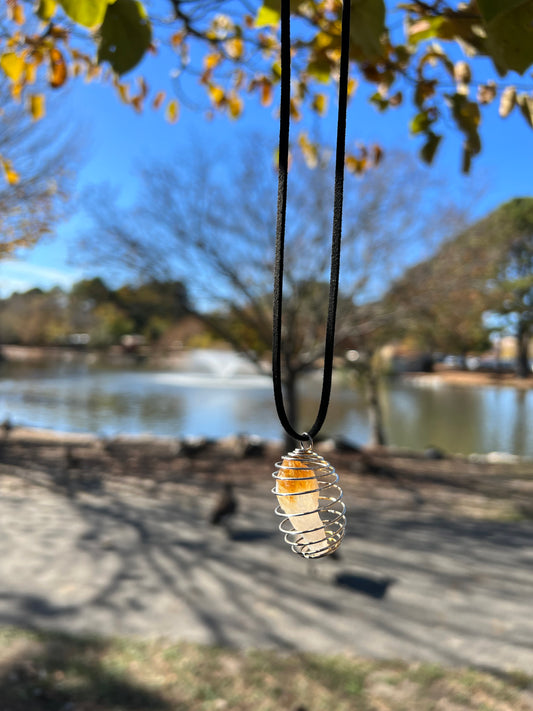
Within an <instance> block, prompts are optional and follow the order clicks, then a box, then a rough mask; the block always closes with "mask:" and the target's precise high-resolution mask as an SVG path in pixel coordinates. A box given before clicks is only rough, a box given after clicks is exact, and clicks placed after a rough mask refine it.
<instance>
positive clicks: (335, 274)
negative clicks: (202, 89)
mask: <svg viewBox="0 0 533 711" xmlns="http://www.w3.org/2000/svg"><path fill="white" fill-rule="evenodd" d="M350 1H351V0H344V2H343V7H342V33H341V59H340V76H339V110H338V119H337V148H336V157H335V185H334V202H333V229H332V238H331V272H330V281H329V302H328V317H327V322H326V339H325V346H324V373H323V379H322V394H321V397H320V405H319V408H318V414H317V416H316V420H315V422H314V424H313V425H312V426H311V428H310V429H309V431H308V432H303V433H299V432H297V431H296V430H295V429H294V428H293V427H292V425H291V423H290V422H289V419H288V417H287V413H286V411H285V406H284V403H283V380H282V377H281V348H282V345H281V327H282V302H283V269H284V250H285V226H286V213H287V176H288V163H289V130H290V114H291V36H290V0H281V101H280V130H279V169H278V207H277V220H276V256H275V264H274V297H273V310H274V315H273V329H272V379H273V385H274V401H275V403H276V410H277V413H278V417H279V421H280V422H281V425H282V426H283V429H284V430H285V431H286V432H287V434H288V435H289V436H291V437H293V438H294V439H296V440H299V441H302V442H305V441H307V440H309V439H312V438H314V437H315V436H316V435H317V434H318V432H319V431H320V429H321V428H322V425H323V424H324V420H325V419H326V415H327V412H328V405H329V399H330V395H331V378H332V372H333V352H334V346H335V318H336V313H337V298H338V293H339V270H340V252H341V236H342V200H343V192H344V153H345V144H346V108H347V103H348V73H349V52H350Z"/></svg>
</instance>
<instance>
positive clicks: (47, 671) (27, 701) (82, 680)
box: [0, 633, 179, 711]
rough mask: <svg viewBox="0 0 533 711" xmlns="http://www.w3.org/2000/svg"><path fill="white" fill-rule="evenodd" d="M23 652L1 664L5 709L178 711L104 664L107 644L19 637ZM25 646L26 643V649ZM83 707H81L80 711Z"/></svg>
mask: <svg viewBox="0 0 533 711" xmlns="http://www.w3.org/2000/svg"><path fill="white" fill-rule="evenodd" d="M16 643H17V644H18V646H19V647H20V649H19V651H18V652H16V651H15V652H14V653H12V654H10V656H9V663H5V662H3V661H2V660H0V699H1V701H0V707H1V708H2V709H8V710H9V711H68V710H71V711H74V709H78V708H83V709H96V708H97V709H98V711H112V710H115V709H117V708H120V709H121V710H122V711H146V709H153V710H154V711H179V710H177V709H176V707H175V706H174V705H173V706H171V705H170V704H169V703H167V701H165V699H163V698H162V696H160V694H159V693H157V692H155V691H153V690H150V689H147V688H143V687H142V686H139V685H138V684H137V683H135V682H133V681H132V680H131V679H128V677H127V676H126V675H125V674H124V673H122V672H120V671H118V670H115V671H111V670H110V668H109V667H106V666H105V665H103V664H102V662H101V659H102V657H103V655H105V653H106V648H107V644H106V643H105V642H103V641H101V640H98V641H97V640H89V639H87V640H80V639H73V638H70V637H67V636H63V635H52V636H50V634H48V635H46V637H43V638H41V636H40V635H39V634H38V633H37V634H33V635H32V636H31V639H30V638H28V639H21V638H20V636H18V637H17V640H16ZM21 643H22V644H21ZM79 704H82V706H80V705H79Z"/></svg>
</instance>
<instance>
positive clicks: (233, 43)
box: [224, 37, 244, 59]
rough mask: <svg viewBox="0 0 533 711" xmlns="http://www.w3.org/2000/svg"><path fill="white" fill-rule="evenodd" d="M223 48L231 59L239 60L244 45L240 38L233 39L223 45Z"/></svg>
mask: <svg viewBox="0 0 533 711" xmlns="http://www.w3.org/2000/svg"><path fill="white" fill-rule="evenodd" d="M224 48H225V50H226V52H227V54H228V56H229V57H230V58H231V59H240V58H241V57H242V55H243V52H244V43H243V41H242V39H241V38H240V37H233V38H232V39H230V40H228V41H227V42H225V43H224Z"/></svg>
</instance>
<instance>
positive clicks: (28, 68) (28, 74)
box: [24, 62, 37, 84]
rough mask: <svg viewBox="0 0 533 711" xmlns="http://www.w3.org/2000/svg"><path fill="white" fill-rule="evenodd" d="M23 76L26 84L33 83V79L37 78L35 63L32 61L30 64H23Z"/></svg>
mask: <svg viewBox="0 0 533 711" xmlns="http://www.w3.org/2000/svg"><path fill="white" fill-rule="evenodd" d="M24 70H25V76H24V81H25V82H26V84H35V79H36V78H37V64H35V63H34V62H32V63H31V64H28V63H26V64H25V66H24Z"/></svg>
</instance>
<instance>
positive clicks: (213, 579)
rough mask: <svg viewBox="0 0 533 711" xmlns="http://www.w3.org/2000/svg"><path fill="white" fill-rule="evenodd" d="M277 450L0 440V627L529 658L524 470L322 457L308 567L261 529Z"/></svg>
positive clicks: (484, 662)
mask: <svg viewBox="0 0 533 711" xmlns="http://www.w3.org/2000/svg"><path fill="white" fill-rule="evenodd" d="M277 454H279V452H278V453H277ZM277 454H276V455H274V453H273V452H269V453H268V456H267V457H266V459H265V460H263V459H261V458H259V459H251V460H237V459H232V458H231V457H221V456H220V453H219V454H218V455H215V454H212V453H211V454H209V456H207V455H206V456H205V457H203V458H202V457H199V458H198V457H197V458H192V457H184V456H176V452H175V451H172V450H171V449H168V447H167V449H165V448H163V449H160V450H158V451H157V452H156V453H154V451H151V453H150V450H149V449H148V450H147V449H146V447H144V448H143V447H138V448H137V449H135V448H132V447H128V446H126V447H124V446H123V447H122V449H120V447H119V448H115V450H113V448H112V447H110V446H108V447H102V445H100V444H96V443H92V444H91V446H90V447H89V446H86V443H85V444H84V445H83V448H80V447H78V448H77V449H76V446H75V445H74V444H73V443H72V442H71V443H70V444H68V446H67V445H65V443H59V442H53V443H51V444H50V443H49V444H47V445H46V446H45V445H43V444H42V443H41V444H40V445H39V446H37V445H31V446H30V445H28V443H27V442H26V443H24V440H23V439H20V440H13V441H12V442H11V443H9V444H6V445H5V446H4V448H3V450H2V454H1V457H0V462H1V463H0V533H1V535H0V581H1V582H0V623H2V624H17V625H30V626H35V627H51V628H56V629H64V630H72V631H84V632H87V631H88V632H95V633H99V634H119V635H141V636H143V637H160V636H164V637H168V638H171V639H178V638H182V639H187V640H192V641H198V642H208V643H216V644H222V645H226V644H229V645H238V646H245V647H265V646H267V647H276V648H280V649H287V650H288V649H305V650H313V651H323V652H343V651H348V652H350V653H353V654H356V655H363V656H372V657H380V658H394V657H400V658H403V659H409V660H411V659H412V660H417V659H419V660H426V661H428V660H429V661H439V662H444V663H447V664H450V665H476V666H481V667H486V668H490V669H505V670H511V669H522V670H524V671H528V672H531V671H532V670H533V616H532V611H533V602H532V600H533V520H532V518H531V516H530V510H529V508H528V506H529V504H530V503H531V502H532V501H533V489H532V477H531V475H530V474H529V473H528V472H527V470H509V469H506V470H505V471H504V470H501V469H497V468H496V469H494V468H492V469H490V468H487V466H481V465H475V464H469V463H467V462H465V461H462V460H453V461H446V462H432V461H427V460H423V459H411V460H407V459H402V458H390V457H383V456H382V457H379V456H377V457H374V456H373V457H372V458H368V457H363V458H362V457H361V456H360V455H358V454H344V455H342V456H341V455H339V456H338V460H339V461H338V463H337V462H336V465H337V467H338V469H339V471H340V472H341V473H342V472H344V487H345V490H346V501H347V506H348V515H349V531H348V535H347V538H346V541H345V542H344V544H343V547H342V558H341V560H338V561H334V560H328V559H326V560H324V561H316V562H314V563H310V562H308V561H304V560H302V559H299V558H297V557H296V556H294V555H293V554H291V553H290V551H289V550H288V548H287V547H286V545H285V544H284V543H283V541H282V540H281V536H280V534H279V533H278V532H277V530H276V525H277V523H276V521H275V517H274V515H273V508H274V501H273V496H272V495H271V494H270V492H269V489H270V486H271V481H270V471H271V470H272V465H271V463H270V462H272V461H274V459H275V458H276V456H277ZM65 462H66V464H65ZM341 467H342V468H341ZM230 477H231V478H232V479H233V481H234V482H235V484H236V491H237V496H238V499H239V504H240V510H239V513H238V515H237V516H236V517H235V520H234V521H233V525H232V534H231V536H227V535H226V534H225V532H224V531H223V530H220V529H217V528H213V527H211V526H209V525H208V524H207V523H206V520H207V517H208V512H209V510H210V507H211V506H212V505H213V501H214V499H215V497H216V495H217V492H218V491H219V490H220V486H221V482H222V481H223V480H225V479H227V478H230ZM504 492H505V493H504ZM520 507H522V508H520Z"/></svg>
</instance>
